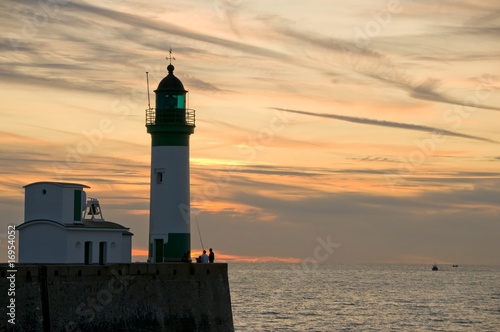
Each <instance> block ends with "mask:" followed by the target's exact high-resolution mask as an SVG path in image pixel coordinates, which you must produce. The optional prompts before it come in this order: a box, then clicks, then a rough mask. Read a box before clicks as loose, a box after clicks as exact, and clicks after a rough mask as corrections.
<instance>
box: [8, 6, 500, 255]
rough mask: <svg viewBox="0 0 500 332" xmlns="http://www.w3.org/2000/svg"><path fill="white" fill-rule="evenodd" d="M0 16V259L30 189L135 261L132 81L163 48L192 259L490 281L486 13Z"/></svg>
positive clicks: (99, 10)
mask: <svg viewBox="0 0 500 332" xmlns="http://www.w3.org/2000/svg"><path fill="white" fill-rule="evenodd" d="M0 9H1V10H0V22H1V23H0V26H1V39H0V59H1V61H0V96H1V103H0V117H1V121H0V141H1V145H0V213H1V216H2V217H1V218H0V241H1V242H0V250H1V252H0V260H1V261H5V260H6V251H7V250H6V244H7V242H6V232H7V226H8V225H9V224H17V225H18V224H20V223H22V221H23V217H24V215H23V214H24V189H23V186H24V185H26V184H29V183H32V182H38V181H63V182H76V183H82V184H85V185H88V186H90V187H91V188H90V189H87V190H86V192H87V196H89V197H95V198H98V199H99V200H100V203H101V206H102V210H103V215H104V218H105V219H106V220H109V221H114V222H118V223H120V224H123V225H125V226H127V227H130V229H131V231H132V232H133V233H134V237H133V254H134V258H133V260H134V261H145V259H146V258H145V256H144V254H145V253H146V250H147V242H148V222H149V221H148V218H149V172H150V168H149V165H150V158H151V157H150V153H151V141H150V140H151V138H150V135H149V134H147V132H146V128H145V109H146V108H147V107H148V98H147V86H146V74H145V73H146V72H148V73H149V81H150V90H151V91H152V90H154V89H155V88H156V86H157V85H158V83H159V81H160V80H161V79H162V78H163V77H164V76H166V65H167V64H168V61H167V60H166V59H165V58H166V57H167V56H168V55H169V49H170V48H172V50H173V56H174V57H175V60H172V62H173V64H174V66H175V72H174V73H175V75H176V76H177V77H178V78H179V79H180V80H181V81H182V82H183V84H184V86H185V88H186V89H187V90H189V108H192V109H195V110H196V129H195V133H194V135H192V136H191V140H190V156H191V161H190V163H191V208H192V213H191V234H192V235H191V242H192V248H193V251H194V252H197V251H199V250H201V248H202V247H205V248H208V247H213V248H214V251H215V252H216V255H217V256H216V257H217V258H218V259H219V261H250V262H259V261H280V262H295V263H302V264H304V265H307V264H317V263H405V264H433V263H435V262H436V263H440V264H500V255H499V253H500V241H499V238H500V130H499V128H500V127H499V124H500V91H499V89H500V40H499V36H500V3H499V2H498V1H496V0H495V1H493V0H485V1H481V2H477V1H468V0H463V1H451V0H450V1H431V0H429V1H427V0H423V1H410V0H407V1H404V0H400V1H398V0H384V1H382V0H380V1H379V0H369V1H368V0H365V1H363V0H352V1H348V2H346V1H327V0H313V1H283V0H278V1H262V0H254V1H242V0H206V1H193V0H183V1H180V0H178V1H156V0H155V1H137V0H134V1H131V0H125V1H120V2H116V1H109V0H100V1H68V0H42V1H27V0H16V1H13V0H7V1H2V2H1V3H0ZM152 106H153V107H154V103H153V105H152ZM198 228H199V232H198ZM200 235H201V236H200ZM202 243H203V244H202Z"/></svg>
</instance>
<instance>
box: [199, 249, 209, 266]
mask: <svg viewBox="0 0 500 332" xmlns="http://www.w3.org/2000/svg"><path fill="white" fill-rule="evenodd" d="M200 261H201V263H208V256H207V251H206V250H203V255H201V256H200Z"/></svg>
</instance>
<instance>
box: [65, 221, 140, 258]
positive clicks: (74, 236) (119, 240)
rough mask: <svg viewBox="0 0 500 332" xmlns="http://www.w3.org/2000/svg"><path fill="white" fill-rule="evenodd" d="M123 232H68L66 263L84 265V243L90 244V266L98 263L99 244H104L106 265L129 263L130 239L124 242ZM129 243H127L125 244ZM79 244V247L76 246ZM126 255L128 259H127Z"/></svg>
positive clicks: (97, 230) (98, 230)
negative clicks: (88, 242)
mask: <svg viewBox="0 0 500 332" xmlns="http://www.w3.org/2000/svg"><path fill="white" fill-rule="evenodd" d="M122 233H123V230H119V229H118V230H113V231H107V230H101V229H96V230H71V231H69V232H68V240H67V248H66V251H67V252H68V260H67V263H84V258H85V255H84V253H85V242H86V241H91V242H92V264H98V263H99V243H100V242H106V247H107V249H106V251H107V258H106V263H130V262H131V254H130V250H131V243H130V242H132V241H131V237H130V236H129V237H128V241H124V238H125V237H124V236H123V235H122ZM124 242H125V243H124ZM126 242H129V243H126ZM77 243H79V245H77ZM113 244H114V245H113ZM127 253H128V259H126V258H127Z"/></svg>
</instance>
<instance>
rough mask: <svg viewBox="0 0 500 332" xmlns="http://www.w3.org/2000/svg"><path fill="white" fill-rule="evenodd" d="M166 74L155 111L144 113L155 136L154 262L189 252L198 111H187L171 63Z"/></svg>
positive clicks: (176, 258)
mask: <svg viewBox="0 0 500 332" xmlns="http://www.w3.org/2000/svg"><path fill="white" fill-rule="evenodd" d="M167 70H168V75H167V76H166V77H165V78H163V80H161V82H160V84H158V88H157V89H156V90H155V91H154V92H155V94H156V108H149V109H147V110H146V128H147V131H148V133H149V134H151V192H150V195H151V196H150V213H149V259H148V261H150V262H167V261H180V260H181V259H182V257H183V256H184V255H185V254H186V253H187V252H188V251H190V250H191V233H190V215H189V210H190V199H189V136H190V135H191V134H193V133H194V128H195V111H194V110H190V109H187V108H186V94H187V91H186V90H185V89H184V85H183V84H182V82H181V81H180V80H179V79H178V78H177V77H175V75H174V66H173V65H172V63H171V62H170V64H169V65H168V66H167Z"/></svg>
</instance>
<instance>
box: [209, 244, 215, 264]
mask: <svg viewBox="0 0 500 332" xmlns="http://www.w3.org/2000/svg"><path fill="white" fill-rule="evenodd" d="M214 260H215V253H214V251H213V250H212V248H210V254H208V261H209V262H210V263H213V262H214Z"/></svg>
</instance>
